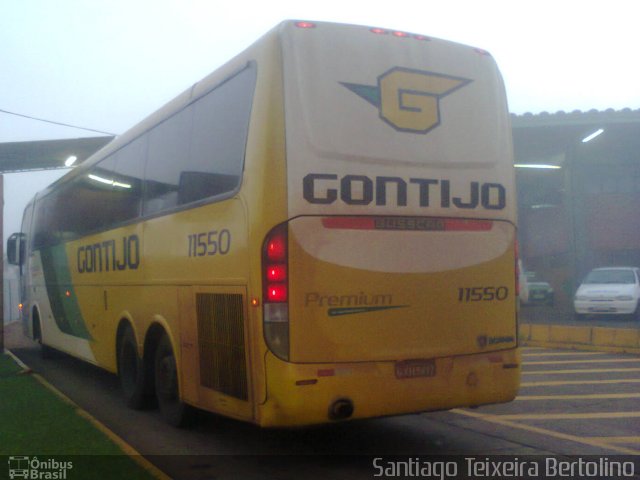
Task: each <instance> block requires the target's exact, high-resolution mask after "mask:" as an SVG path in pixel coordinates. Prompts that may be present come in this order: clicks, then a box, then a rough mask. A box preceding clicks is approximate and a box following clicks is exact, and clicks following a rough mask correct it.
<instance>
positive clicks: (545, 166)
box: [514, 163, 562, 170]
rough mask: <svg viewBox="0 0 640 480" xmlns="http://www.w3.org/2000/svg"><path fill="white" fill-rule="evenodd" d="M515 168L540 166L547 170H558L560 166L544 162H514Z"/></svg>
mask: <svg viewBox="0 0 640 480" xmlns="http://www.w3.org/2000/svg"><path fill="white" fill-rule="evenodd" d="M514 167H516V168H541V169H547V170H558V169H560V168H562V167H561V166H560V165H547V164H544V163H516V164H515V165H514Z"/></svg>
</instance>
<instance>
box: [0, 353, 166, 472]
mask: <svg viewBox="0 0 640 480" xmlns="http://www.w3.org/2000/svg"><path fill="white" fill-rule="evenodd" d="M4 352H5V353H6V354H7V355H9V356H10V357H11V358H12V359H13V360H14V361H15V362H16V363H17V364H18V365H19V366H20V368H22V369H24V370H28V371H31V368H29V366H28V365H25V364H24V363H23V362H22V360H20V359H19V358H18V357H16V356H15V355H14V354H13V352H11V350H8V349H6V348H5V350H4ZM31 376H32V377H34V378H35V379H36V380H38V382H40V383H41V384H42V385H43V386H44V387H45V388H47V389H49V390H50V391H52V392H53V393H54V394H55V395H57V396H58V397H59V398H60V399H61V400H62V401H63V402H66V403H68V404H69V405H71V406H72V407H73V408H74V409H75V411H76V414H77V415H79V416H81V417H82V418H84V419H85V420H87V421H88V422H89V423H91V424H92V425H93V426H94V427H95V428H96V429H98V430H100V431H101V432H102V433H103V434H105V435H106V436H107V437H109V439H110V440H111V441H112V442H113V443H115V444H116V445H118V447H120V449H121V450H122V452H123V453H124V454H125V455H128V456H129V457H131V458H132V459H133V461H135V462H136V463H137V464H138V465H140V466H141V467H142V468H144V469H145V470H146V471H147V472H149V473H150V474H151V475H152V476H153V477H155V478H157V479H158V480H171V477H169V476H167V475H166V474H165V473H164V472H163V471H161V470H160V469H159V468H158V467H156V466H155V465H153V464H152V463H151V462H149V460H147V459H146V458H144V457H143V456H142V455H141V454H140V452H138V451H137V450H136V449H135V448H133V447H132V446H131V445H129V444H128V443H127V442H125V441H124V440H123V439H122V438H121V437H119V436H118V435H116V434H115V433H114V432H113V431H111V430H110V429H109V428H108V427H107V426H106V425H105V424H104V423H102V422H101V421H99V420H98V419H96V418H95V417H94V416H93V415H91V414H90V413H89V412H87V411H86V410H84V409H83V408H81V407H80V406H79V405H78V404H76V403H75V402H74V401H73V400H71V399H70V398H69V397H67V396H66V395H65V394H64V393H62V392H61V391H60V390H58V389H57V388H56V387H54V386H53V385H52V384H50V383H49V382H47V381H46V380H45V379H44V378H43V377H42V376H41V375H39V374H37V373H34V372H32V373H31Z"/></svg>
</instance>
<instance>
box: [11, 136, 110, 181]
mask: <svg viewBox="0 0 640 480" xmlns="http://www.w3.org/2000/svg"><path fill="white" fill-rule="evenodd" d="M112 138H113V137H109V136H104V137H88V138H73V139H63V140H41V141H35V142H11V143H0V173H9V172H22V171H27V170H43V169H53V168H64V166H65V165H64V162H65V161H66V160H67V159H68V158H69V157H70V156H72V155H73V156H76V157H77V160H76V164H78V163H80V162H83V161H84V160H86V159H87V158H88V157H90V156H91V155H92V154H93V153H95V152H96V151H98V150H99V149H100V148H102V147H103V146H104V145H106V144H107V143H109V142H110V141H111V140H112Z"/></svg>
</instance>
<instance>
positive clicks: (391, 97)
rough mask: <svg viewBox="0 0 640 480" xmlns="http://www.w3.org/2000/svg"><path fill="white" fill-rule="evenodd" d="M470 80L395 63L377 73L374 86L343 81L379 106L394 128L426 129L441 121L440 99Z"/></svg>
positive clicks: (421, 130) (419, 131) (381, 115)
mask: <svg viewBox="0 0 640 480" xmlns="http://www.w3.org/2000/svg"><path fill="white" fill-rule="evenodd" d="M470 82H471V80H468V79H466V78H460V77H453V76H450V75H443V74H440V73H433V72H424V71H421V70H410V69H408V68H401V67H395V68H392V69H391V70H389V71H387V72H385V73H383V74H382V75H380V76H379V77H378V85H377V86H375V87H374V86H369V85H358V84H354V83H342V85H344V86H345V87H347V88H348V89H349V90H351V91H352V92H354V93H356V94H357V95H359V96H360V97H362V98H364V99H365V100H367V101H368V102H369V103H371V104H372V105H375V106H376V107H378V111H379V113H380V118H381V119H382V120H384V121H385V122H386V123H388V124H389V125H390V126H392V127H393V128H395V129H396V130H399V131H402V132H412V133H423V134H424V133H427V132H429V131H430V130H432V129H434V128H435V127H437V126H438V125H440V100H441V99H442V98H443V97H445V96H447V95H449V94H450V93H453V92H454V91H456V90H458V89H459V88H462V87H464V86H465V85H467V84H468V83H470Z"/></svg>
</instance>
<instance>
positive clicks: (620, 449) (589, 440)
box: [452, 348, 640, 455]
mask: <svg viewBox="0 0 640 480" xmlns="http://www.w3.org/2000/svg"><path fill="white" fill-rule="evenodd" d="M522 350H523V352H524V353H523V354H522V357H523V367H526V366H528V365H572V364H576V365H582V364H584V365H585V366H586V367H587V368H585V369H571V368H569V369H565V370H532V371H527V370H523V371H522V372H521V373H522V378H523V379H525V378H527V377H526V376H527V375H532V377H528V378H529V379H531V380H533V379H535V378H536V377H533V375H537V376H539V375H545V376H547V377H548V378H542V379H541V381H529V382H526V381H523V382H521V384H520V386H521V387H558V386H566V385H599V384H600V385H611V386H612V387H611V389H612V390H613V389H615V385H617V384H625V383H629V384H634V383H640V378H638V375H634V377H635V378H620V379H617V378H607V379H602V380H600V379H594V380H589V379H588V378H584V377H583V376H582V374H588V373H593V374H613V373H636V372H640V368H636V367H631V366H629V367H619V366H618V365H619V364H622V363H627V364H629V363H636V362H640V358H638V357H635V358H631V357H628V356H625V357H621V358H618V359H615V358H613V359H612V358H602V359H597V358H594V356H597V355H605V354H607V355H611V354H610V353H607V352H567V351H558V352H554V351H552V350H549V349H544V348H535V349H529V348H527V349H522ZM541 357H542V358H541ZM545 357H546V358H545ZM554 357H558V358H560V359H559V360H549V359H550V358H551V359H552V358H554ZM563 357H564V358H566V360H563V359H562V358H563ZM571 357H574V358H571ZM594 363H598V364H601V366H602V367H606V365H603V364H608V363H610V364H617V365H612V366H611V367H612V368H591V367H598V366H600V365H593V364H594ZM542 368H544V367H542ZM560 374H566V375H567V376H568V378H572V377H573V379H568V380H550V379H549V378H553V377H552V375H560ZM556 378H557V377H556ZM576 378H577V379H576ZM543 393H545V392H543ZM636 398H640V393H616V392H615V391H612V392H611V393H603V394H594V393H585V394H569V395H564V394H558V395H520V396H518V397H517V398H516V400H518V401H541V400H542V401H544V400H561V401H562V400H567V401H570V400H605V399H636ZM634 406H635V405H634ZM567 410H570V413H523V414H503V415H501V414H483V413H479V412H475V411H469V410H462V409H454V410H452V412H453V413H457V414H459V415H465V416H467V417H472V418H475V419H478V420H483V421H486V422H490V423H493V424H497V425H502V426H505V427H510V428H514V429H519V430H523V431H528V432H533V433H537V434H541V435H545V436H547V437H552V438H556V439H561V440H569V441H572V442H576V443H580V444H583V445H589V446H592V447H597V448H604V449H608V450H611V451H614V452H617V453H620V454H631V455H639V454H640V449H638V448H635V447H636V445H638V444H640V437H638V436H617V437H589V436H579V435H572V434H569V433H563V432H560V431H555V430H550V429H548V428H543V427H540V426H535V425H530V424H527V423H526V421H527V420H546V421H558V420H569V421H571V420H598V421H604V422H606V421H607V420H610V419H625V420H626V419H631V418H638V417H640V411H626V412H606V411H605V412H595V413H594V412H590V413H580V411H579V408H578V409H577V408H576V405H575V404H569V405H567ZM576 410H578V411H576ZM631 446H633V448H632V447H631Z"/></svg>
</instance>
